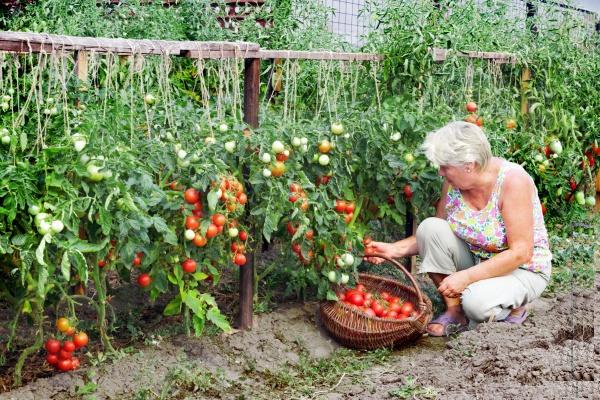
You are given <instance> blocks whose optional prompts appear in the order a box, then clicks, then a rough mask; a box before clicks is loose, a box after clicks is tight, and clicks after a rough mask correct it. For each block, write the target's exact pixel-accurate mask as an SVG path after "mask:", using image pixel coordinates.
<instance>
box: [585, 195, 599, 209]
mask: <svg viewBox="0 0 600 400" xmlns="http://www.w3.org/2000/svg"><path fill="white" fill-rule="evenodd" d="M585 204H586V205H588V206H590V207H594V206H595V205H596V198H595V197H594V196H588V197H586V198H585Z"/></svg>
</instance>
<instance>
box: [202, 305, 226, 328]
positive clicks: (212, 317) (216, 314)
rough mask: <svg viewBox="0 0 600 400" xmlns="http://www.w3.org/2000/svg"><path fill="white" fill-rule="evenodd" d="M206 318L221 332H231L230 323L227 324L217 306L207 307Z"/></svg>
mask: <svg viewBox="0 0 600 400" xmlns="http://www.w3.org/2000/svg"><path fill="white" fill-rule="evenodd" d="M206 318H207V319H208V320H209V321H210V322H212V323H213V324H215V325H216V326H217V327H218V328H219V329H221V330H222V331H223V332H231V325H229V322H228V321H227V319H226V318H225V316H224V315H223V314H221V312H220V311H219V309H218V308H216V307H211V308H209V309H208V312H207V313H206Z"/></svg>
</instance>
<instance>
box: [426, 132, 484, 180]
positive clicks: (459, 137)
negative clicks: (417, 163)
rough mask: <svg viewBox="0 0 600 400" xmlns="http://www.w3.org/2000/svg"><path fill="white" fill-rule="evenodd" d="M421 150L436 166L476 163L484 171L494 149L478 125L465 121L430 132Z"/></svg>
mask: <svg viewBox="0 0 600 400" xmlns="http://www.w3.org/2000/svg"><path fill="white" fill-rule="evenodd" d="M421 148H422V149H423V151H424V152H425V156H426V157H427V158H428V159H429V161H431V162H432V163H433V164H434V165H436V166H440V165H453V166H459V165H464V164H467V163H470V162H475V163H477V164H478V166H479V168H480V169H481V170H483V169H485V167H486V166H487V165H488V163H489V161H490V159H491V158H492V149H491V147H490V142H488V140H487V138H486V136H485V133H483V131H482V130H481V128H479V127H478V126H477V125H475V124H471V123H470V122H463V121H454V122H450V123H449V124H447V125H446V126H444V127H443V128H440V129H438V130H437V131H434V132H430V133H429V134H428V135H427V137H426V138H425V142H424V143H423V145H422V146H421Z"/></svg>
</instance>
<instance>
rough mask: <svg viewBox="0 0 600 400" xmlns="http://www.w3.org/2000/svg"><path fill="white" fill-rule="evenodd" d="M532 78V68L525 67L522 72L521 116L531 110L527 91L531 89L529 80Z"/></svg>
mask: <svg viewBox="0 0 600 400" xmlns="http://www.w3.org/2000/svg"><path fill="white" fill-rule="evenodd" d="M530 80H531V70H530V69H529V67H525V68H524V69H523V71H522V72H521V116H525V115H527V113H528V112H529V103H528V102H527V91H528V90H529V81H530Z"/></svg>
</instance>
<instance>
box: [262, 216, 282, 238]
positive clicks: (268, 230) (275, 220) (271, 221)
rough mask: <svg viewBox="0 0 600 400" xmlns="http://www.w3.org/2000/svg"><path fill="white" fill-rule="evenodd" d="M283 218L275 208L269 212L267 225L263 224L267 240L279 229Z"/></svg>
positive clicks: (266, 220) (266, 219)
mask: <svg viewBox="0 0 600 400" xmlns="http://www.w3.org/2000/svg"><path fill="white" fill-rule="evenodd" d="M280 219H281V214H280V213H279V212H275V210H273V211H271V212H269V213H267V216H266V218H265V225H264V226H263V236H264V237H265V239H266V240H267V242H269V241H271V234H272V233H273V232H275V231H276V230H277V225H278V224H279V220H280Z"/></svg>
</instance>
